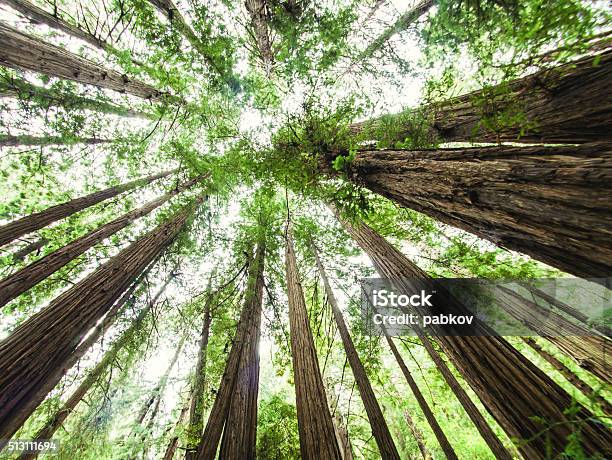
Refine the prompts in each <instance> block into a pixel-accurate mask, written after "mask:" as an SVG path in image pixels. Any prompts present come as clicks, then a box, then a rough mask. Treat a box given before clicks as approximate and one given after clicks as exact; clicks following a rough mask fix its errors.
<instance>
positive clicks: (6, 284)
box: [0, 175, 204, 307]
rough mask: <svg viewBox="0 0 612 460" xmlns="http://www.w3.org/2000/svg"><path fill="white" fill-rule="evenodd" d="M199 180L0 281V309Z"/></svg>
mask: <svg viewBox="0 0 612 460" xmlns="http://www.w3.org/2000/svg"><path fill="white" fill-rule="evenodd" d="M203 177H204V175H200V176H198V177H196V178H194V179H191V180H190V181H187V182H185V183H184V184H182V185H180V186H179V187H176V188H175V189H174V190H172V191H170V192H169V193H166V194H165V195H163V196H161V197H159V198H157V199H155V200H153V201H150V202H149V203H147V204H145V205H144V206H143V207H141V208H138V209H134V210H132V211H130V212H128V213H126V214H124V215H123V216H121V217H118V218H117V219H115V220H113V221H111V222H109V223H107V224H104V225H102V226H100V227H99V228H97V229H96V230H93V231H91V232H89V233H88V234H86V235H83V236H82V237H80V238H77V239H76V240H74V241H72V242H71V243H69V244H67V245H66V246H64V247H63V248H60V249H58V250H57V251H55V252H52V253H51V254H48V255H46V256H45V257H43V258H42V259H39V260H37V261H35V262H33V263H31V264H30V265H28V266H27V267H24V268H22V269H21V270H19V271H18V272H16V273H14V274H12V275H10V276H8V277H6V278H5V279H3V280H2V281H0V307H2V306H3V305H6V304H7V303H8V302H10V301H11V300H12V299H14V298H16V297H17V296H19V295H20V294H22V293H24V292H25V291H27V290H28V289H30V288H31V287H32V286H35V285H36V284H38V283H39V282H40V281H42V280H44V279H46V278H47V277H48V276H50V275H52V274H53V273H55V272H56V271H57V270H59V269H60V268H62V267H63V266H64V265H66V264H67V263H69V262H70V261H71V260H74V259H75V258H76V257H78V256H80V255H81V254H83V253H84V252H85V251H87V250H88V249H90V248H92V247H93V246H95V245H96V244H98V243H100V242H101V241H103V240H105V239H106V238H108V237H110V236H112V235H114V234H115V233H117V232H118V231H119V230H121V229H123V228H125V227H127V226H128V225H130V224H131V223H132V222H134V221H135V220H137V219H139V218H141V217H143V216H146V215H147V214H149V213H150V212H151V211H153V210H154V209H156V208H158V207H159V206H161V205H162V204H164V203H166V202H167V201H168V200H170V199H171V198H172V197H174V196H176V195H177V194H179V193H181V192H182V191H184V190H187V189H189V188H190V187H192V186H193V185H194V184H196V183H197V182H198V181H200V180H201V179H202V178H203Z"/></svg>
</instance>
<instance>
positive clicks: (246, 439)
mask: <svg viewBox="0 0 612 460" xmlns="http://www.w3.org/2000/svg"><path fill="white" fill-rule="evenodd" d="M265 255H266V243H265V240H260V241H259V242H258V244H257V249H256V252H255V259H254V261H253V264H254V267H253V273H254V275H255V286H254V295H253V298H252V301H251V307H250V309H251V319H250V321H249V327H248V331H247V336H246V337H247V339H246V341H245V343H244V345H243V347H242V352H241V355H240V362H239V365H238V375H237V376H236V382H235V384H234V390H233V393H232V400H231V402H230V407H229V412H228V414H227V419H226V420H225V429H224V430H223V439H222V441H221V449H220V452H219V459H220V460H223V459H228V460H233V459H235V458H240V459H244V460H254V459H255V454H256V440H257V397H258V394H259V335H260V330H261V314H262V312H261V309H262V304H263V289H264V278H263V275H264V262H265Z"/></svg>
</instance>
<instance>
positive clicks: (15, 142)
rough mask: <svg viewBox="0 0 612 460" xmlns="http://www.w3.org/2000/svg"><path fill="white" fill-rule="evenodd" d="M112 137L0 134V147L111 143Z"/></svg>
mask: <svg viewBox="0 0 612 460" xmlns="http://www.w3.org/2000/svg"><path fill="white" fill-rule="evenodd" d="M112 142H113V139H98V138H96V137H74V138H65V137H61V136H42V137H37V136H29V135H21V136H8V135H0V147H20V146H40V147H44V146H47V145H74V144H85V145H99V144H111V143H112Z"/></svg>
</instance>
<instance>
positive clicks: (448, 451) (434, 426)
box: [382, 326, 459, 460]
mask: <svg viewBox="0 0 612 460" xmlns="http://www.w3.org/2000/svg"><path fill="white" fill-rule="evenodd" d="M382 330H383V333H384V334H385V338H386V339H387V343H388V344H389V348H390V349H391V352H392V353H393V356H395V360H396V361H397V364H399V367H400V369H401V370H402V374H404V378H405V379H406V382H407V383H408V386H409V387H410V391H412V394H413V395H414V397H415V398H416V400H417V402H418V403H419V407H420V408H421V410H422V411H423V414H424V415H425V418H426V419H427V423H429V426H430V427H431V430H432V431H433V432H434V434H435V435H436V439H437V440H438V443H440V447H441V448H442V451H443V452H444V455H446V458H447V459H449V460H459V457H457V454H456V453H455V449H453V446H451V444H450V442H449V441H448V438H447V437H446V435H445V434H444V431H442V428H441V427H440V424H439V423H438V421H437V420H436V416H435V415H434V413H433V412H432V411H431V409H430V407H429V404H427V401H425V398H424V397H423V394H422V393H421V390H420V389H419V387H418V385H417V383H416V382H415V380H414V378H413V377H412V374H410V371H409V370H408V367H407V366H406V363H405V362H404V359H403V358H402V355H401V354H400V352H399V350H398V349H397V347H396V346H395V343H393V340H392V339H391V337H389V334H387V330H386V328H385V327H384V326H383V327H382Z"/></svg>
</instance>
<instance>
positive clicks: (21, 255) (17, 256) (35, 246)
mask: <svg viewBox="0 0 612 460" xmlns="http://www.w3.org/2000/svg"><path fill="white" fill-rule="evenodd" d="M48 242H49V240H48V239H47V238H44V237H43V238H38V239H37V240H36V241H32V242H31V243H29V244H28V245H27V246H25V247H24V248H22V249H20V250H19V251H15V252H14V253H13V262H23V261H24V259H25V258H26V257H27V256H29V255H30V254H32V253H33V252H34V251H38V250H39V249H41V248H42V247H43V246H44V245H45V244H47V243H48Z"/></svg>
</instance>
